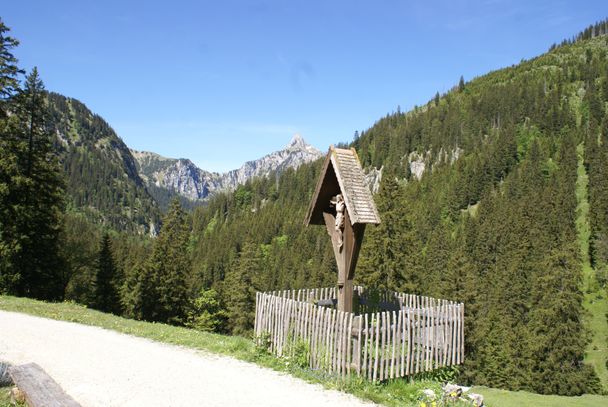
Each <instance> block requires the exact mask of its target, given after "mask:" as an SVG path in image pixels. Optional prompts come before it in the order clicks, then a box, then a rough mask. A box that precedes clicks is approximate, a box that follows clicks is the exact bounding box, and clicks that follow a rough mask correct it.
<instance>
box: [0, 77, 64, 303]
mask: <svg viewBox="0 0 608 407" xmlns="http://www.w3.org/2000/svg"><path fill="white" fill-rule="evenodd" d="M46 104H47V101H46V92H45V90H44V85H43V84H42V81H41V80H40V78H39V76H38V71H37V70H36V68H34V69H33V70H32V72H31V74H30V75H28V76H27V78H26V81H25V84H24V87H23V89H20V90H19V91H18V93H17V94H15V95H14V96H13V98H12V99H11V100H10V101H9V102H8V103H7V104H6V105H5V106H6V108H7V109H8V110H9V111H10V112H11V113H13V114H12V115H11V116H10V117H7V118H5V119H2V123H1V125H2V126H1V127H2V128H1V130H0V132H2V143H1V145H0V148H1V149H2V162H1V163H0V167H1V169H0V174H1V175H0V179H1V181H0V184H1V185H0V195H1V197H0V211H1V212H2V214H3V220H2V222H3V224H2V232H1V237H0V240H1V241H2V243H1V244H0V250H1V251H2V256H1V257H2V261H0V285H1V289H2V291H4V292H7V293H11V294H15V295H20V296H29V297H34V298H40V299H46V300H54V299H61V298H62V297H63V295H64V290H65V281H64V280H65V279H64V278H62V275H63V267H64V264H63V262H62V260H61V258H60V256H59V237H60V230H61V222H62V212H63V209H64V183H63V177H62V174H61V167H60V166H59V162H58V159H57V157H56V156H55V154H54V152H53V150H52V141H53V137H54V134H53V132H52V129H51V128H49V126H48V113H47V106H46Z"/></svg>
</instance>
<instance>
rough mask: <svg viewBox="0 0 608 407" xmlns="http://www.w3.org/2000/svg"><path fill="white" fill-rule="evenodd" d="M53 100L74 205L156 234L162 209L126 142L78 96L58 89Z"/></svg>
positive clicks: (95, 215)
mask: <svg viewBox="0 0 608 407" xmlns="http://www.w3.org/2000/svg"><path fill="white" fill-rule="evenodd" d="M48 100H49V112H50V121H51V123H50V124H51V126H52V127H53V128H54V129H55V132H56V134H57V142H56V150H57V152H58V154H59V157H60V160H61V162H62V164H63V168H64V171H65V174H66V179H67V193H68V197H69V207H70V208H71V209H74V210H78V211H82V212H84V213H86V214H87V216H88V217H89V218H91V219H93V220H95V221H96V222H101V223H103V224H107V225H109V226H112V227H114V228H116V229H118V230H126V231H131V232H136V233H139V234H144V233H152V234H154V233H155V231H156V229H157V227H158V219H159V218H158V216H159V215H158V209H157V206H156V203H155V202H154V200H153V199H152V197H151V196H150V195H149V194H148V192H147V191H146V187H145V184H144V182H143V181H142V179H141V178H140V177H139V174H138V172H137V165H136V162H135V160H134V158H133V156H132V155H131V152H130V151H129V149H128V147H127V146H126V145H125V143H124V142H123V141H122V140H121V139H120V137H118V135H117V134H116V133H115V132H114V130H112V128H111V127H110V125H109V124H108V123H106V122H105V120H103V118H101V117H100V116H98V115H96V114H94V113H92V112H91V111H90V110H89V109H88V108H87V107H86V106H85V105H84V104H83V103H81V102H79V101H78V100H76V99H72V98H68V97H65V96H63V95H60V94H57V93H50V94H49V96H48Z"/></svg>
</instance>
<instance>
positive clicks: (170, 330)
mask: <svg viewBox="0 0 608 407" xmlns="http://www.w3.org/2000/svg"><path fill="white" fill-rule="evenodd" d="M0 310H5V311H14V312H21V313H25V314H30V315H36V316H41V317H46V318H51V319H56V320H61V321H70V322H76V323H80V324H85V325H92V326H98V327H102V328H106V329H110V330H114V331H118V332H122V333H125V334H130V335H134V336H139V337H142V338H148V339H152V340H155V341H159V342H164V343H170V344H174V345H180V346H185V347H189V348H194V349H200V350H204V351H209V352H213V353H218V354H223V355H228V356H233V357H235V358H237V359H241V360H245V361H249V362H253V363H256V364H258V365H261V366H264V367H269V368H272V369H275V370H278V371H282V372H287V373H289V374H292V375H294V376H296V377H299V378H301V379H304V380H306V381H307V382H311V383H320V384H321V385H323V386H324V387H325V388H329V389H337V390H341V391H345V392H347V393H351V394H354V395H355V396H358V397H360V398H362V399H366V400H371V401H373V402H376V403H378V404H383V405H386V406H417V405H419V403H418V402H417V399H418V397H419V395H420V393H421V391H422V390H423V389H426V388H432V389H434V390H435V391H436V392H437V393H439V389H440V384H439V382H438V381H434V380H416V381H410V380H406V379H398V380H391V381H388V382H385V383H370V382H368V381H366V380H362V379H350V380H340V379H338V378H336V377H333V376H330V375H327V374H324V373H322V372H319V371H311V370H309V369H301V368H298V367H296V366H294V365H293V364H290V365H288V364H287V363H286V362H287V361H286V360H285V359H279V358H276V357H273V356H271V355H268V354H266V353H263V352H260V351H259V350H258V349H256V347H255V346H254V345H253V342H252V341H251V340H250V339H246V338H242V337H238V336H224V335H218V334H212V333H205V332H199V331H195V330H192V329H187V328H180V327H175V326H170V325H165V324H155V323H150V322H142V321H134V320H130V319H125V318H122V317H117V316H114V315H111V314H104V313H102V312H98V311H95V310H91V309H88V308H86V307H84V306H82V305H78V304H74V303H46V302H42V301H36V300H31V299H27V298H17V297H9V296H0ZM5 389H6V388H0V407H4V406H5V405H6V404H3V403H8V401H5V398H3V397H4V396H3V394H2V392H3V391H4V390H5ZM473 391H474V392H476V393H480V394H483V395H484V397H486V401H487V402H486V405H488V406H490V407H501V406H527V405H534V406H545V405H546V406H555V405H564V406H570V405H571V406H598V407H599V406H606V405H608V397H605V396H588V395H586V396H583V397H559V396H542V395H537V394H531V393H526V392H510V391H503V390H496V389H489V388H486V387H478V388H474V390H473ZM6 400H8V399H6Z"/></svg>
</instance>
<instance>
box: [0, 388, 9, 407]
mask: <svg viewBox="0 0 608 407" xmlns="http://www.w3.org/2000/svg"><path fill="white" fill-rule="evenodd" d="M10 391H11V388H10V387H2V386H0V407H10V406H11V396H10Z"/></svg>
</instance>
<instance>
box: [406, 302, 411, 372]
mask: <svg viewBox="0 0 608 407" xmlns="http://www.w3.org/2000/svg"><path fill="white" fill-rule="evenodd" d="M405 317H406V318H407V319H406V321H405V325H406V331H407V332H406V337H407V350H406V354H405V375H406V376H409V375H410V371H411V369H410V365H411V362H412V358H411V355H412V349H413V348H412V331H413V327H412V309H411V308H407V309H406V315H405Z"/></svg>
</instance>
